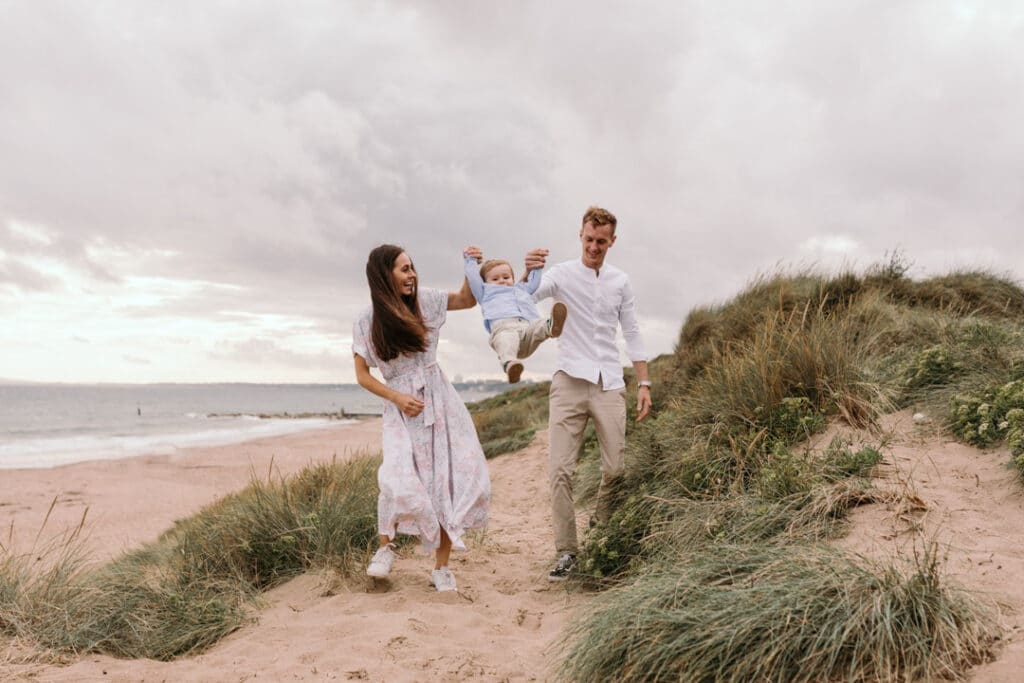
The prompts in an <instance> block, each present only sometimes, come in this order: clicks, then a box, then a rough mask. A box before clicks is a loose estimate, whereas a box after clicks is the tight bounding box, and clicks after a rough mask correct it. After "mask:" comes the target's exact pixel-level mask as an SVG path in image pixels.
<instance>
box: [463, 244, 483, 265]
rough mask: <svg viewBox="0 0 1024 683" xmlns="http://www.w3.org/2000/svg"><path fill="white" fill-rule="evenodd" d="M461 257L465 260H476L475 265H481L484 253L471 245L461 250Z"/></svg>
mask: <svg viewBox="0 0 1024 683" xmlns="http://www.w3.org/2000/svg"><path fill="white" fill-rule="evenodd" d="M462 255H463V257H465V258H474V259H476V262H477V263H481V262H482V261H483V260H484V252H483V251H482V250H481V249H480V247H478V246H476V245H473V244H471V245H469V246H468V247H466V248H465V249H463V250H462Z"/></svg>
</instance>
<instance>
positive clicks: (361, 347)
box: [352, 313, 377, 368]
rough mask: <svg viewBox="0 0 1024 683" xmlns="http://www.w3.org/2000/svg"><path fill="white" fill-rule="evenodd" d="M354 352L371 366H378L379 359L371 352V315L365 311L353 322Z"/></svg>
mask: <svg viewBox="0 0 1024 683" xmlns="http://www.w3.org/2000/svg"><path fill="white" fill-rule="evenodd" d="M371 315H372V314H371ZM352 353H353V354H359V355H360V356H362V357H363V358H365V359H366V364H367V365H369V366H370V367H371V368H375V367H377V361H376V360H375V359H374V357H373V354H372V353H370V317H369V316H368V315H366V314H365V313H364V314H363V315H360V316H359V317H358V318H356V321H355V322H354V323H352Z"/></svg>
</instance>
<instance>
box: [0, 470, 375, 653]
mask: <svg viewBox="0 0 1024 683" xmlns="http://www.w3.org/2000/svg"><path fill="white" fill-rule="evenodd" d="M378 465H379V457H376V456H372V457H371V456H358V457H354V458H352V459H351V460H346V461H344V462H333V463H328V464H319V465H312V466H309V467H307V468H306V469H304V470H302V471H300V472H299V473H297V474H295V475H293V476H291V477H289V478H287V479H274V478H268V479H267V480H261V479H255V478H254V480H253V481H252V483H250V484H249V486H248V487H246V488H245V489H244V490H242V491H240V492H238V493H235V494H231V495H229V496H227V497H225V498H223V499H221V500H219V501H217V502H216V503H213V504H212V505H209V506H207V507H206V508H204V509H203V510H201V511H200V512H199V513H197V514H195V515H193V516H191V517H189V518H187V519H184V520H181V521H179V522H178V523H176V524H175V526H174V527H173V528H171V529H170V530H168V531H167V532H165V533H164V534H163V535H162V536H161V537H160V538H159V539H158V540H157V541H155V542H154V543H152V544H149V545H146V546H144V547H143V548H141V549H139V550H136V551H133V552H130V553H127V554H125V555H122V556H120V557H118V558H116V559H115V560H113V561H112V562H110V563H108V564H106V565H102V566H99V567H96V566H90V565H88V564H87V563H86V562H85V558H84V556H83V554H82V552H81V547H82V546H81V543H80V539H78V538H77V537H75V536H72V537H69V538H60V539H56V540H55V541H54V542H53V543H51V544H49V546H48V547H46V548H34V549H33V550H32V552H29V553H26V554H22V555H15V554H13V553H11V552H8V551H7V550H6V549H3V550H2V555H0V633H4V634H5V635H8V636H12V637H19V638H22V639H24V640H27V641H29V642H34V643H36V644H38V645H39V646H42V647H44V648H48V649H50V650H52V651H53V652H55V653H84V652H97V653H103V654H109V655H114V656H118V657H145V658H151V659H160V660H167V659H172V658H175V657H180V656H182V655H186V654H189V653H193V652H196V651H201V650H202V649H204V648H206V647H208V646H209V645H211V644H213V643H215V642H217V641H218V640H219V639H221V638H222V637H223V636H225V635H227V634H228V633H231V632H232V631H234V630H236V629H237V628H239V627H240V626H241V625H243V624H244V623H246V621H247V620H248V619H249V618H250V614H251V607H252V605H253V604H254V601H255V600H256V599H257V598H258V595H259V593H260V592H261V591H263V590H266V589H268V588H270V587H273V586H275V585H277V584H279V583H280V582H281V581H284V580H286V579H288V578H290V577H292V576H295V575H296V574H299V573H301V572H303V571H306V570H309V569H311V568H325V569H330V570H332V571H336V572H339V573H341V574H348V573H351V572H352V571H353V570H354V569H355V568H356V567H357V566H358V565H359V564H361V563H362V562H363V561H364V560H365V557H366V552H367V548H368V547H370V545H371V544H372V543H373V541H374V539H375V538H376V528H377V524H376V499H377V483H376V470H377V466H378Z"/></svg>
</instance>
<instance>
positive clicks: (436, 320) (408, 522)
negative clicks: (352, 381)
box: [352, 289, 491, 550]
mask: <svg viewBox="0 0 1024 683" xmlns="http://www.w3.org/2000/svg"><path fill="white" fill-rule="evenodd" d="M419 303H420V311H421V312H422V314H423V320H424V322H425V323H426V325H427V350H426V351H424V352H422V353H417V354H413V355H409V354H402V355H400V356H398V357H397V358H393V359H392V360H390V361H382V360H380V359H379V358H377V355H376V353H375V352H374V350H373V345H372V344H371V343H370V338H371V337H370V322H371V319H372V317H373V309H372V308H367V309H366V310H365V311H364V312H363V313H362V314H361V315H360V316H359V318H358V320H356V322H355V324H354V325H353V330H352V352H353V353H357V354H359V355H360V356H362V357H363V358H365V359H366V362H367V364H368V365H370V366H371V367H376V368H379V369H380V372H381V374H382V375H383V376H384V381H385V383H386V384H387V385H388V387H390V388H391V389H394V390H395V391H400V392H402V393H403V394H411V395H413V396H415V397H417V398H418V399H420V400H421V401H423V404H424V408H423V412H421V413H420V414H419V415H418V416H416V417H408V416H406V415H405V414H404V413H403V412H402V411H401V410H399V409H398V406H396V405H395V404H394V403H392V402H390V401H385V403H384V440H383V448H384V462H383V463H382V464H381V466H380V469H379V470H378V471H377V483H378V484H379V485H380V497H379V498H378V499H377V526H378V529H379V532H380V533H381V534H382V535H386V536H389V537H392V538H393V537H394V536H395V531H396V530H397V531H398V533H402V534H412V535H417V536H419V537H420V539H421V540H422V541H423V546H424V548H425V549H427V550H433V549H435V548H437V546H438V545H439V544H440V541H441V537H440V528H441V527H444V529H445V530H446V531H447V532H448V536H449V538H451V539H452V545H453V547H455V548H457V549H459V550H465V547H466V546H465V543H464V542H463V540H462V535H463V532H465V531H466V530H467V529H477V528H484V527H486V526H487V512H488V508H489V505H490V499H491V480H490V477H489V475H488V472H487V461H486V460H485V458H484V453H483V449H482V448H481V447H480V440H479V438H477V435H476V428H475V427H474V426H473V419H472V418H471V417H470V416H469V411H468V410H466V406H465V404H464V403H463V402H462V399H461V398H459V395H458V394H457V393H456V391H455V387H453V386H452V385H451V382H449V381H448V379H447V378H446V377H445V376H444V373H443V372H441V368H439V367H438V365H437V341H438V336H439V332H440V330H441V326H442V325H443V324H444V322H445V319H446V317H447V313H448V293H447V292H445V291H443V290H437V289H420V290H419Z"/></svg>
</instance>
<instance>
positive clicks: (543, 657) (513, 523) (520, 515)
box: [0, 425, 585, 681]
mask: <svg viewBox="0 0 1024 683" xmlns="http://www.w3.org/2000/svg"><path fill="white" fill-rule="evenodd" d="M372 426H374V427H376V429H377V432H376V433H377V435H378V436H377V439H378V443H379V425H372ZM368 427H371V425H366V426H365V427H364V426H362V425H360V428H368ZM340 434H341V432H340V431H339V432H338V433H337V434H336V435H334V436H333V437H332V435H330V434H327V435H325V434H320V435H319V436H318V435H316V434H309V435H307V437H308V438H309V439H311V440H312V441H311V442H307V443H304V442H297V443H296V444H294V445H296V446H297V447H298V448H297V451H296V452H299V451H304V452H305V453H307V457H305V459H304V460H303V462H302V463H298V462H296V463H295V466H296V467H298V466H300V465H301V464H305V463H306V462H308V461H309V460H310V459H311V458H310V457H308V455H309V454H310V452H309V450H308V448H310V447H312V448H314V449H315V448H316V447H317V446H316V444H319V448H320V450H321V451H323V452H324V453H325V454H326V457H329V455H330V449H327V448H324V445H325V444H326V441H325V438H326V439H330V438H339V437H340ZM366 435H367V436H369V432H368V431H367V432H366ZM300 436H301V435H293V437H278V438H274V439H268V440H266V441H271V442H275V444H276V452H278V453H280V452H281V443H280V439H282V438H296V437H300ZM350 436H351V435H350ZM348 441H349V440H348V439H346V440H345V442H346V443H348ZM263 446H266V447H271V446H274V444H263ZM246 447H247V448H254V446H252V445H248V446H246ZM271 450H275V448H271ZM279 457H280V456H279ZM293 459H302V458H293ZM318 459H319V458H318ZM158 460H159V459H158ZM289 462H291V459H289ZM546 462H547V446H546V434H541V435H540V436H539V437H538V438H537V440H536V441H535V442H534V444H533V445H532V446H531V447H530V448H527V449H525V450H524V451H521V452H519V453H515V454H510V455H506V456H501V457H498V458H495V459H494V460H492V461H491V462H490V469H491V478H492V486H493V500H492V507H491V525H490V531H489V532H488V533H486V534H483V535H478V536H476V537H474V538H473V539H471V542H470V544H469V546H470V549H469V551H468V552H467V553H464V554H461V555H458V554H457V555H455V556H453V560H454V562H453V563H452V568H453V571H454V572H455V574H456V577H457V579H458V582H459V593H458V594H457V595H456V594H439V593H437V592H436V591H434V590H433V589H432V588H431V587H430V586H429V585H428V579H429V570H430V569H431V568H432V566H433V562H432V558H428V557H426V556H424V555H423V554H422V553H421V552H420V551H419V550H418V549H412V548H410V549H409V550H407V551H405V553H404V556H403V557H402V558H401V559H399V560H398V562H396V564H395V568H394V570H393V572H392V577H391V579H390V580H389V581H387V582H376V583H375V582H373V581H372V580H370V579H362V578H360V579H357V580H354V581H351V582H350V583H349V584H347V585H337V581H336V580H334V579H332V577H331V576H328V575H307V576H303V577H300V578H298V579H296V580H293V581H291V582H289V583H288V584H286V585H284V586H282V587H280V588H278V589H276V590H274V591H271V592H270V593H268V594H267V595H266V596H265V599H266V603H267V604H266V606H265V607H264V608H263V609H261V610H258V611H257V612H256V614H255V616H256V621H255V623H253V624H252V625H250V626H247V627H245V628H243V629H240V630H239V631H237V632H235V633H233V634H232V635H230V636H228V637H227V638H225V639H224V640H223V641H221V642H220V643H218V644H217V645H216V646H214V647H213V648H212V649H211V650H210V651H208V652H206V653H204V654H201V655H198V656H195V657H191V658H186V659H182V660H179V661H175V662H167V663H164V662H154V661H149V660H117V659H113V658H110V657H103V656H95V655H90V656H86V657H83V658H82V659H80V660H78V661H76V662H74V663H72V664H70V665H69V666H65V667H57V666H38V665H12V666H9V667H8V673H7V677H8V678H14V679H15V680H38V681H248V680H265V681H266V680H270V681H284V680H288V681H293V680H295V681H300V680H305V681H320V680H369V681H456V680H465V679H467V678H477V679H478V680H487V681H538V680H550V679H551V678H552V674H551V657H550V654H551V653H550V650H551V644H552V643H553V642H555V641H556V640H557V638H558V636H559V635H560V634H561V632H562V630H563V627H564V624H565V621H566V619H567V617H568V615H569V613H570V611H571V609H572V607H573V606H574V605H576V604H578V603H579V602H581V601H582V600H584V599H585V597H583V596H580V595H578V594H572V593H569V592H567V591H566V589H565V588H564V587H563V586H561V585H558V584H550V583H549V582H548V581H547V579H546V572H547V569H548V563H549V561H550V560H551V555H552V551H551V548H550V546H551V531H550V521H549V511H548V505H547V486H546ZM275 463H279V464H283V463H280V459H279V458H276V459H275ZM133 464H134V463H128V462H122V463H121V465H122V466H129V467H131V466H132V465H133ZM139 464H140V465H141V463H139ZM153 464H156V465H162V464H164V463H160V462H157V463H149V464H147V465H146V466H145V468H144V469H145V470H146V471H150V469H151V465H153ZM89 465H90V466H95V464H89ZM166 465H167V467H168V468H170V471H168V472H165V474H166V475H168V476H170V475H173V471H174V470H175V469H176V468H177V469H180V467H181V465H180V463H179V464H175V463H166ZM83 467H85V466H83ZM101 471H102V470H101ZM155 471H159V468H158V470H155ZM245 471H246V472H247V469H246V470H245ZM26 476H27V475H26ZM54 477H55V478H54V486H55V487H56V488H57V489H59V488H60V487H61V485H62V484H61V483H60V482H61V481H62V479H61V477H60V476H59V474H55V475H54ZM196 477H197V479H198V480H200V481H205V477H204V476H203V475H202V474H197V475H196ZM161 478H163V477H162V476H161V477H154V479H155V480H159V479H161ZM171 478H172V479H174V480H175V481H176V482H177V484H176V486H177V487H178V488H189V487H191V485H192V484H191V483H187V482H185V481H180V480H178V479H177V478H176V477H173V476H171ZM246 480H247V475H246V476H245V477H242V478H241V481H240V482H239V483H240V484H244V482H245V481H246ZM64 481H66V482H67V484H68V485H70V484H71V483H72V482H74V481H75V480H74V479H73V478H71V479H68V478H65V479H64ZM88 483H89V484H90V486H91V487H94V486H96V483H95V482H94V481H92V480H91V479H90V480H89V482H88ZM74 485H75V486H76V487H79V488H81V485H80V484H78V483H75V484H74ZM235 488H238V486H230V487H228V489H227V490H234V489H235ZM225 492H227V491H221V493H220V495H222V494H223V493H225ZM50 497H51V498H52V495H51V496H50ZM215 497H216V496H214V498H215ZM39 499H40V502H41V501H43V500H46V505H48V504H49V502H48V499H46V496H43V495H40V496H39ZM207 502H209V501H207ZM92 503H93V505H96V503H97V501H96V500H95V499H94V500H93V501H92ZM69 506H70V504H69ZM199 506H201V505H199ZM189 511H190V510H184V509H182V506H181V505H180V504H177V503H174V502H173V501H172V500H167V501H165V502H164V503H159V504H158V503H157V502H156V501H154V502H153V511H152V512H153V514H155V515H156V516H158V517H160V519H161V521H160V522H159V523H158V522H156V521H154V522H153V523H152V525H149V524H147V525H145V526H146V530H143V529H142V528H137V529H133V528H129V526H128V525H122V524H118V520H117V515H116V514H114V513H110V514H106V513H101V514H99V515H96V516H92V515H90V516H91V517H92V520H93V521H92V522H91V524H92V525H94V526H96V525H100V524H99V522H97V521H96V519H97V517H98V518H99V519H100V520H103V521H104V525H100V526H102V527H103V528H96V529H94V531H93V536H92V537H93V539H94V540H95V539H100V538H102V539H106V542H108V543H109V542H111V541H116V545H117V546H118V548H120V547H123V546H124V545H126V544H128V545H131V544H137V543H139V542H141V541H143V540H146V539H148V538H151V537H152V536H154V535H156V533H158V532H159V531H160V530H162V529H163V528H165V527H166V526H167V525H168V524H169V523H170V521H173V519H175V518H178V517H181V516H184V515H185V514H188V512H189ZM17 519H18V524H19V525H20V524H21V523H22V517H21V516H19V517H18V518H17ZM67 519H74V515H73V514H68V517H67ZM581 519H583V516H582V515H581ZM106 524H110V525H111V528H110V529H108V528H107V526H106ZM150 526H152V527H153V529H152V532H150V530H149V527H150ZM2 661H3V653H2V651H0V662H2ZM0 666H2V665H0ZM3 677H4V676H2V675H0V678H3Z"/></svg>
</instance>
